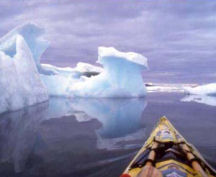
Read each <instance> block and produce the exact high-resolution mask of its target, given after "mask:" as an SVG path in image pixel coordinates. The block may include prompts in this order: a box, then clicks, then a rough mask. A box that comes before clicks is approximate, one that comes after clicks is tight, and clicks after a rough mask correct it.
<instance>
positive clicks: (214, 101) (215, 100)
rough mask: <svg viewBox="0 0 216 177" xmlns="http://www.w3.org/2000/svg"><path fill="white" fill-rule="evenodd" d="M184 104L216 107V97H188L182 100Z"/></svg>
mask: <svg viewBox="0 0 216 177" xmlns="http://www.w3.org/2000/svg"><path fill="white" fill-rule="evenodd" d="M181 101H183V102H196V103H201V104H206V105H209V106H216V97H215V96H208V95H188V96H186V97H184V98H182V99H181Z"/></svg>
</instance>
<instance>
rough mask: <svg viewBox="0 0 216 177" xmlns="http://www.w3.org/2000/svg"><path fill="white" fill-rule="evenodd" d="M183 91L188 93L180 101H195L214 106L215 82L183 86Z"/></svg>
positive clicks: (215, 103) (215, 101)
mask: <svg viewBox="0 0 216 177" xmlns="http://www.w3.org/2000/svg"><path fill="white" fill-rule="evenodd" d="M184 90H185V92H186V93H188V94H190V95H188V96H186V97H184V98H183V99H181V101H183V102H192V101H193V102H196V103H202V104H206V105H209V106H216V83H211V84H206V85H201V86H197V87H185V88H184Z"/></svg>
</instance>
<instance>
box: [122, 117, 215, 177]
mask: <svg viewBox="0 0 216 177" xmlns="http://www.w3.org/2000/svg"><path fill="white" fill-rule="evenodd" d="M147 176H148V177H151V176H152V177H156V176H157V177H162V176H166V177H193V176H195V177H200V176H201V177H216V171H215V170H214V169H213V168H212V167H211V166H210V165H209V164H208V163H207V162H206V161H205V159H204V158H203V157H202V156H201V154H200V153H199V152H198V150H197V149H196V148H195V147H194V146H193V145H192V144H189V143H188V142H187V141H186V140H185V139H184V138H183V136H182V135H181V134H180V133H179V132H178V131H177V130H176V129H175V128H174V126H173V125H172V124H171V123H170V122H169V120H168V119H167V118H166V117H162V118H160V121H159V122H158V124H157V126H156V127H155V129H154V130H153V131H152V133H151V135H150V137H149V138H148V139H147V141H146V142H145V144H144V145H143V147H142V148H141V149H140V151H139V152H138V153H137V155H136V156H135V157H134V159H133V160H132V161H131V162H130V164H129V165H128V167H127V168H126V169H125V171H124V172H123V174H122V175H121V177H147Z"/></svg>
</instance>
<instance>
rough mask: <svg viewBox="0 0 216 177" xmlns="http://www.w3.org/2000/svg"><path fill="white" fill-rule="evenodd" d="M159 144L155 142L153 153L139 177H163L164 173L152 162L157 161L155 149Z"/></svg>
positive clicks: (151, 152) (150, 154)
mask: <svg viewBox="0 0 216 177" xmlns="http://www.w3.org/2000/svg"><path fill="white" fill-rule="evenodd" d="M158 145H159V144H158V143H157V142H153V144H152V147H151V149H152V150H151V151H150V153H149V155H148V159H149V161H147V162H146V164H145V166H144V167H143V169H142V171H141V172H140V173H139V174H138V175H137V177H162V173H161V172H160V171H159V170H158V169H157V168H155V167H154V166H153V164H152V162H153V161H154V160H155V157H156V153H155V149H156V148H157V147H158Z"/></svg>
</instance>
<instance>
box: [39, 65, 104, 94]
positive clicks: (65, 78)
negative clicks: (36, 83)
mask: <svg viewBox="0 0 216 177" xmlns="http://www.w3.org/2000/svg"><path fill="white" fill-rule="evenodd" d="M41 67H42V68H43V73H41V74H40V77H41V79H42V81H43V83H44V84H45V85H46V88H47V89H48V92H49V95H50V96H65V97H70V96H72V95H71V86H72V85H74V84H75V83H77V82H80V81H82V80H84V79H85V78H88V77H91V76H94V75H97V74H99V73H100V72H102V71H103V69H102V68H101V67H97V66H93V65H91V64H88V63H82V62H79V63H77V65H76V67H75V68H71V67H65V68H62V67H56V66H53V65H50V64H41ZM45 73H46V74H45Z"/></svg>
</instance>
